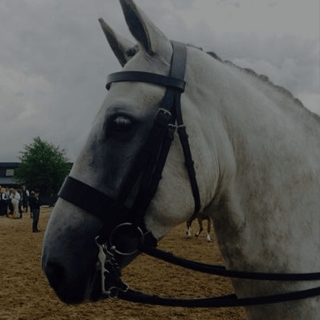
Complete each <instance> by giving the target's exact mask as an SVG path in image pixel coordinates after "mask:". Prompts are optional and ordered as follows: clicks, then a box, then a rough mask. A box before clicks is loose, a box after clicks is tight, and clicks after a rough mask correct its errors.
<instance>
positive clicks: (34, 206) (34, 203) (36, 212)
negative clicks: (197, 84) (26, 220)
mask: <svg viewBox="0 0 320 320" xmlns="http://www.w3.org/2000/svg"><path fill="white" fill-rule="evenodd" d="M29 204H30V209H31V212H32V218H33V222H32V232H39V230H38V222H39V216H40V206H41V204H42V203H41V201H40V198H39V191H38V190H35V191H34V194H31V196H30V198H29Z"/></svg>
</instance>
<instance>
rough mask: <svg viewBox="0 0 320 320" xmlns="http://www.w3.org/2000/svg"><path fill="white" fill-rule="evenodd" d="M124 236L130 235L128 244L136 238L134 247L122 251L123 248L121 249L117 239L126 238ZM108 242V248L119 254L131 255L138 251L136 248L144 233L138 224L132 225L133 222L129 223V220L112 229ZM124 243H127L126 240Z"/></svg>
mask: <svg viewBox="0 0 320 320" xmlns="http://www.w3.org/2000/svg"><path fill="white" fill-rule="evenodd" d="M121 229H122V230H121ZM125 229H127V230H125ZM134 233H135V234H134ZM119 236H120V237H119ZM126 237H130V241H131V243H130V244H132V241H134V240H136V243H135V245H134V249H131V250H129V251H124V249H121V242H120V243H119V239H124V240H126V239H127V238H126ZM109 242H110V250H112V251H114V252H116V253H117V254H119V255H121V256H131V255H133V254H135V253H137V252H138V251H139V249H138V248H139V247H140V246H141V245H142V244H143V242H144V233H143V231H142V230H141V229H140V228H139V227H138V226H135V225H133V223H130V222H125V223H121V224H119V225H118V226H117V227H115V228H114V229H113V230H112V232H111V234H110V238H109ZM117 242H118V243H117ZM125 244H126V245H128V242H127V241H125Z"/></svg>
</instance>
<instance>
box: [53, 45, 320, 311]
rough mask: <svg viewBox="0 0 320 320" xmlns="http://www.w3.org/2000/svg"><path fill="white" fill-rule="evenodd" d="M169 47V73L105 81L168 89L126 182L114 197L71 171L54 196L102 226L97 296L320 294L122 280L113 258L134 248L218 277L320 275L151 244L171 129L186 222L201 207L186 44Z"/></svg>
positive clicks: (224, 299) (262, 300)
mask: <svg viewBox="0 0 320 320" xmlns="http://www.w3.org/2000/svg"><path fill="white" fill-rule="evenodd" d="M172 46H173V56H172V61H171V70H170V75H169V77H167V76H162V75H158V74H153V73H148V72H135V71H130V72H118V73H113V74H111V75H109V77H108V81H107V85H106V88H107V89H108V90H110V89H111V86H112V83H115V82H122V81H129V82H145V83H151V84H155V85H159V86H163V87H166V88H167V90H166V93H165V96H164V98H163V100H162V103H161V106H160V107H159V108H158V112H157V115H156V117H155V119H154V123H153V126H152V128H151V129H150V131H149V135H148V137H147V140H146V142H145V144H144V146H143V148H142V149H141V150H140V152H139V153H138V155H137V158H136V160H135V165H134V167H133V170H132V171H131V172H130V174H129V176H128V178H127V180H126V183H125V184H124V185H125V187H124V188H123V189H122V190H121V191H120V195H119V196H118V197H117V199H113V198H111V197H109V196H107V195H106V194H104V193H102V192H100V191H98V190H96V189H95V188H92V187H91V186H89V185H87V184H85V183H83V182H81V181H79V180H76V179H74V178H72V177H71V176H69V177H67V179H66V181H65V183H64V185H63V186H62V188H61V190H60V192H59V197H61V198H63V199H64V200H66V201H68V202H70V203H72V204H74V205H76V206H78V207H80V208H82V209H83V210H86V211H87V212H90V213H91V214H93V215H94V216H96V217H98V218H99V219H100V220H101V221H102V222H103V225H102V227H101V230H100V232H99V234H98V236H97V237H96V244H97V246H98V249H99V253H98V261H99V263H100V270H101V288H102V297H103V298H119V299H123V300H126V301H131V302H138V303H146V304H153V305H162V306H180V307H190V308H194V307H235V306H254V305H261V304H270V303H279V302H284V301H293V300H297V299H305V298H309V297H314V296H317V295H320V287H317V288H313V289H309V290H302V291H295V292H287V293H283V294H276V295H270V296H263V297H253V298H240V299H239V298H237V296H236V295H235V294H231V295H226V296H219V297H209V298H204V299H172V298H163V297H160V296H155V295H146V294H144V293H141V292H138V291H134V290H131V289H129V287H128V286H127V285H126V284H125V283H124V282H123V281H122V280H121V268H120V266H119V262H118V259H119V258H120V257H123V256H133V255H135V254H137V253H138V252H142V253H145V254H147V255H150V256H152V257H155V258H158V259H161V260H164V261H166V262H169V263H172V264H175V265H178V266H181V267H184V268H188V269H191V270H195V271H198V272H204V273H208V274H212V275H218V276H223V277H232V278H241V279H251V280H265V281H311V280H320V273H302V274H299V273H294V274H281V273H252V272H239V271H229V270H226V269H225V268H224V267H222V266H215V265H208V264H203V263H199V262H194V261H189V260H186V259H182V258H179V257H176V256H174V255H173V254H170V253H168V252H165V251H162V250H159V249H157V248H156V245H157V240H156V239H155V238H154V237H153V236H152V234H151V233H150V232H148V231H147V228H146V226H145V225H144V216H145V212H146V210H147V208H148V206H149V204H150V202H151V200H152V199H153V197H154V195H155V194H156V191H157V188H158V185H159V182H160V180H161V174H162V171H163V168H164V166H165V162H166V159H167V156H168V153H169V150H170V146H171V143H172V141H173V139H174V132H175V129H177V132H178V135H179V138H180V143H181V146H182V150H183V154H184V158H185V167H186V170H187V172H188V177H189V181H190V186H191V190H192V195H193V198H194V212H193V214H192V216H191V217H190V219H189V220H188V223H190V224H191V222H192V221H193V220H194V219H195V218H196V217H197V214H198V212H199V210H200V195H199V188H198V184H197V180H196V173H195V169H194V163H193V160H192V155H191V150H190V146H189V142H188V135H187V133H186V128H185V125H184V123H183V117H182V112H181V101H180V99H181V94H182V93H183V92H184V89H185V85H186V83H185V81H184V75H185V66H186V58H187V53H186V46H185V45H183V44H181V43H177V42H172ZM137 183H139V189H138V193H137V195H136V196H135V200H134V203H133V204H131V205H128V204H127V200H128V198H129V197H130V195H131V193H132V191H133V188H134V187H135V186H136V185H137ZM106 211H107V212H108V211H110V212H113V215H112V216H108V215H106ZM112 219H113V220H112ZM110 225H111V227H110ZM106 234H110V236H109V237H107V238H106V236H105V235H106ZM123 239H125V240H126V241H124V240H123ZM124 242H125V243H124Z"/></svg>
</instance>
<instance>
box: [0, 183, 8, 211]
mask: <svg viewBox="0 0 320 320" xmlns="http://www.w3.org/2000/svg"><path fill="white" fill-rule="evenodd" d="M0 215H1V216H6V215H7V198H6V195H5V193H4V188H2V187H1V186H0Z"/></svg>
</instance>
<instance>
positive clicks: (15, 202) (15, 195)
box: [9, 189, 20, 219]
mask: <svg viewBox="0 0 320 320" xmlns="http://www.w3.org/2000/svg"><path fill="white" fill-rule="evenodd" d="M9 199H10V200H11V204H12V208H11V209H12V211H11V216H10V218H13V219H19V218H20V214H19V202H20V194H19V192H18V191H17V190H15V189H10V196H9Z"/></svg>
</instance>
